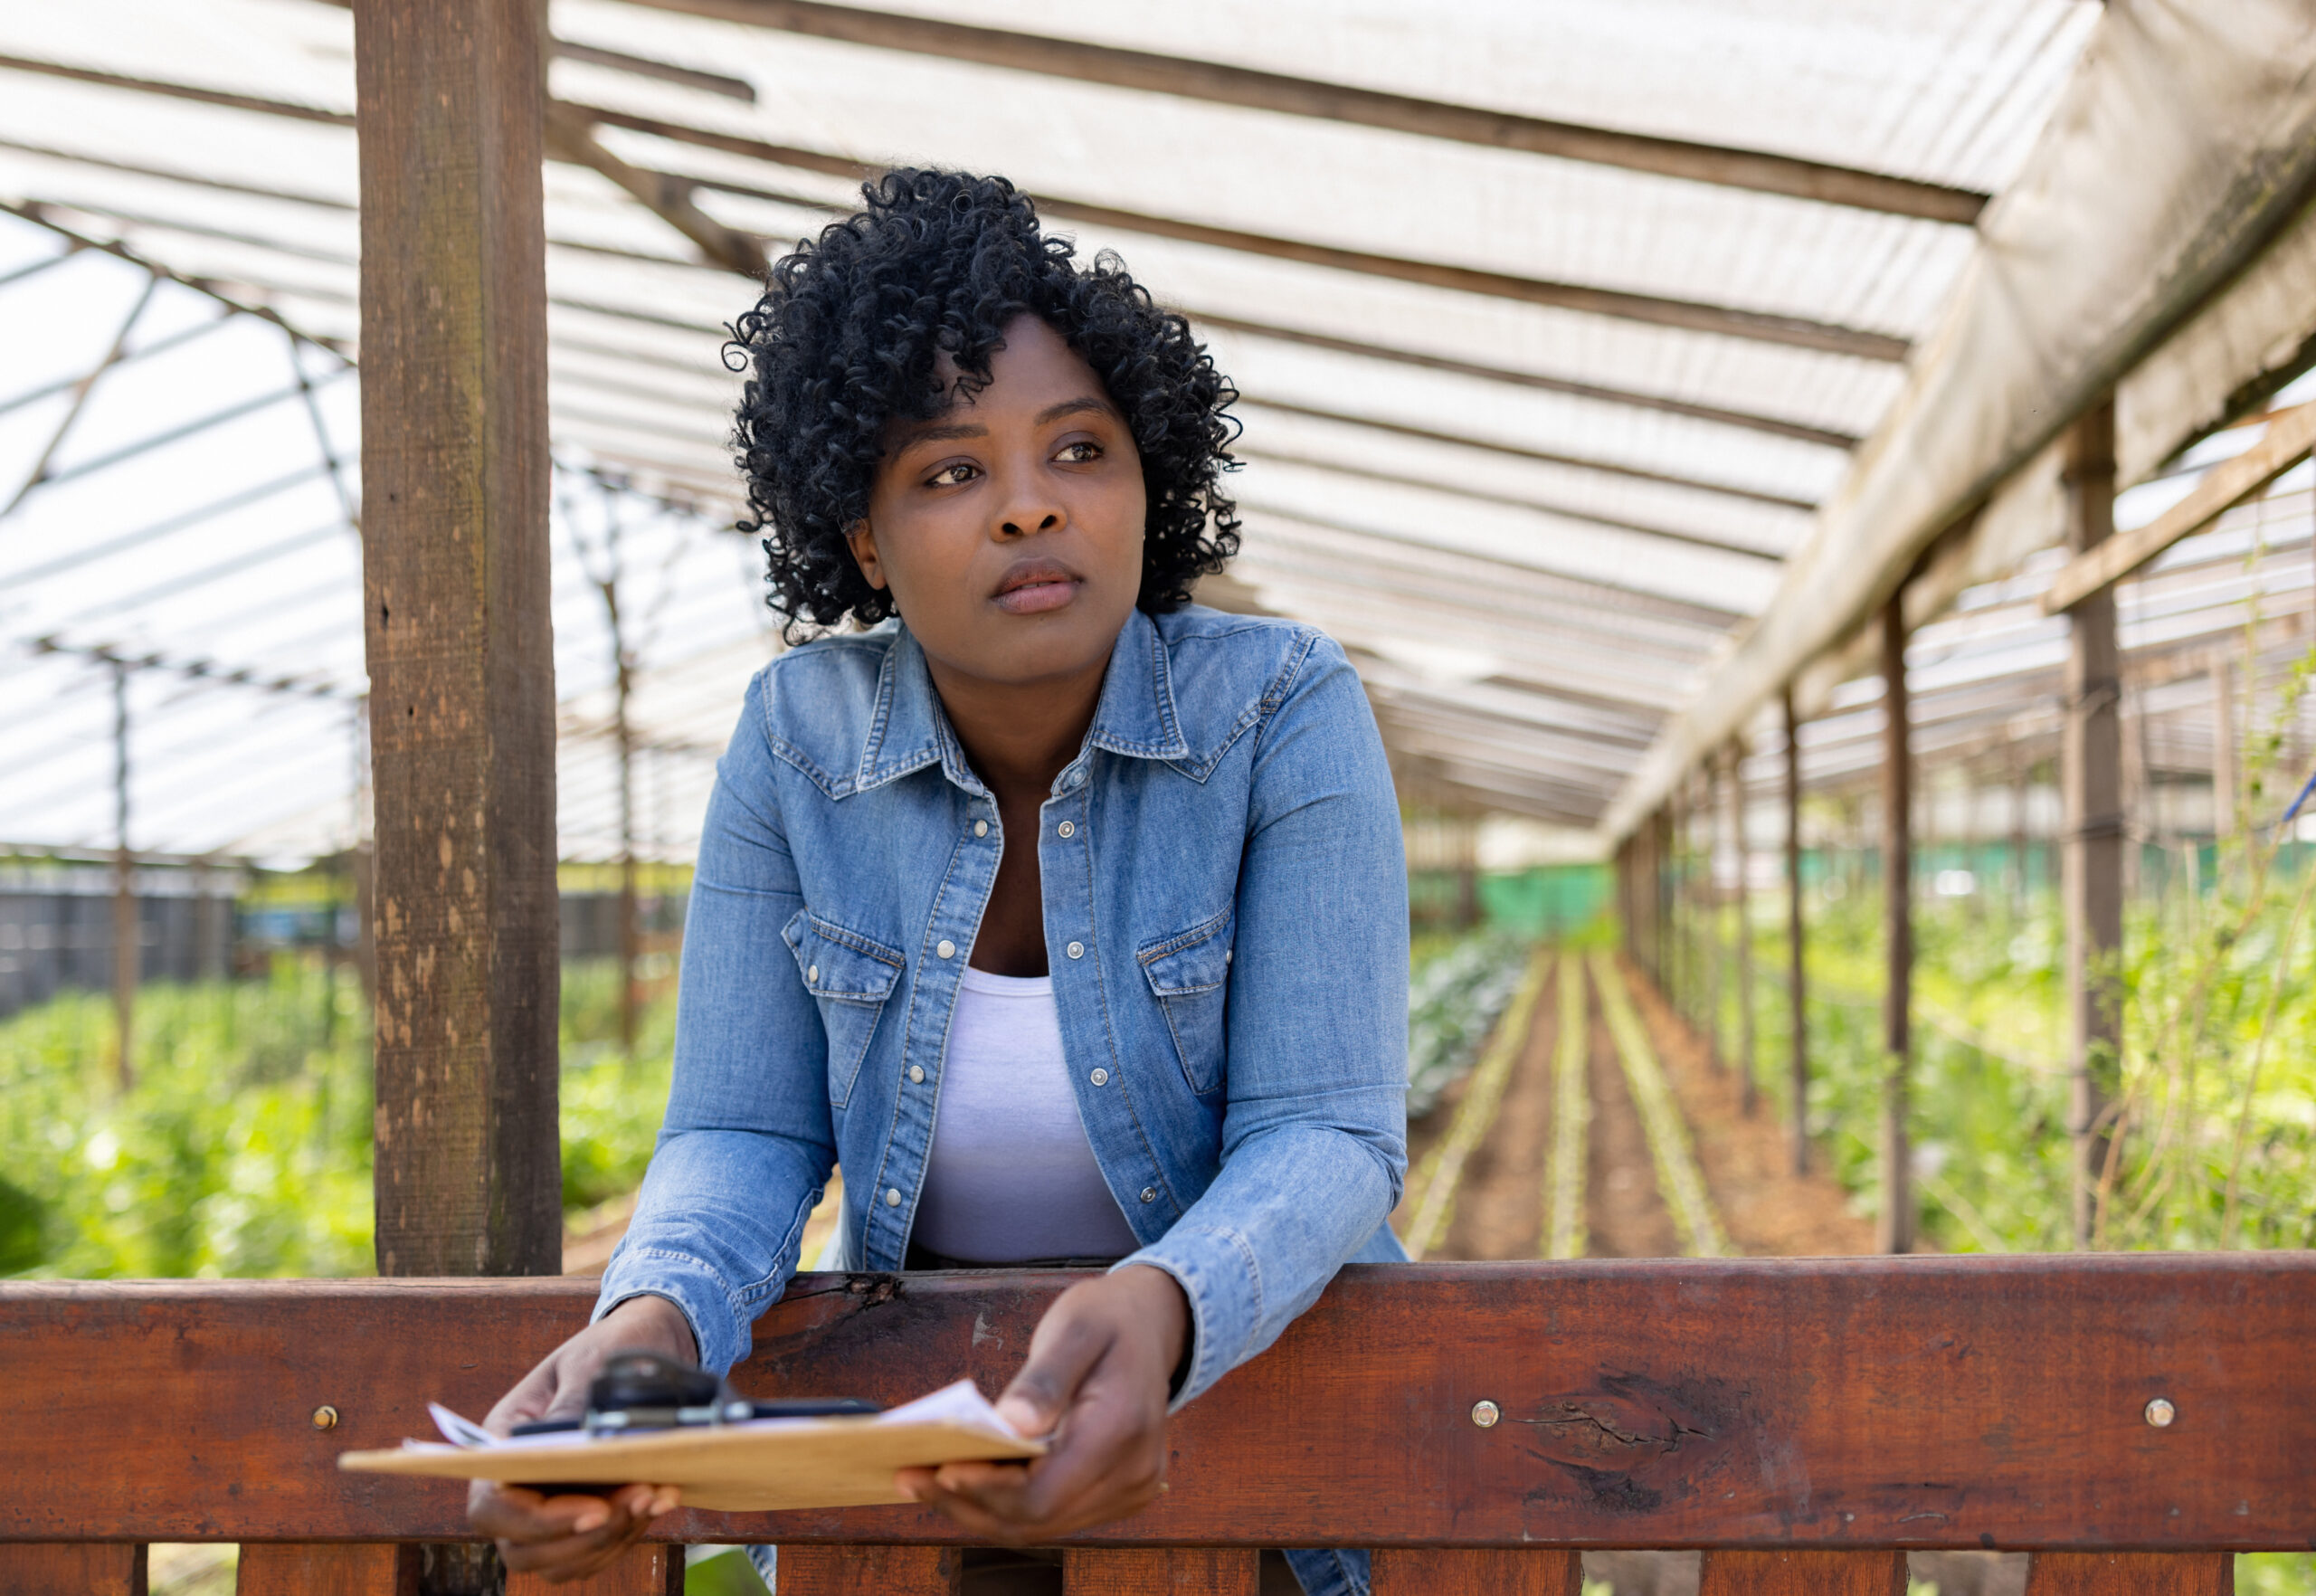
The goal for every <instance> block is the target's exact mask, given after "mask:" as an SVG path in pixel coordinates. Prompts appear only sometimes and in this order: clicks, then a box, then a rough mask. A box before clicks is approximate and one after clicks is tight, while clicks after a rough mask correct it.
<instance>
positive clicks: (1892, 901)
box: [1876, 586, 1914, 1252]
mask: <svg viewBox="0 0 2316 1596" xmlns="http://www.w3.org/2000/svg"><path fill="white" fill-rule="evenodd" d="M1882 713H1883V717H1884V723H1885V724H1884V729H1883V749H1882V926H1883V938H1884V957H1885V959H1886V961H1887V971H1886V974H1885V977H1884V989H1883V997H1882V1050H1883V1070H1884V1073H1883V1078H1882V1217H1881V1223H1880V1227H1879V1230H1878V1233H1877V1236H1876V1241H1877V1244H1878V1245H1879V1246H1880V1248H1881V1249H1882V1250H1883V1251H1884V1252H1911V1251H1913V1245H1914V1207H1913V1201H1914V1200H1913V1151H1912V1147H1911V1145H1910V1143H1909V1140H1908V1136H1907V1123H1906V1122H1907V1116H1908V1107H1909V1104H1910V1100H1911V1097H1912V1089H1911V1085H1912V1083H1911V1082H1910V1080H1909V1079H1908V1077H1909V1075H1910V1074H1911V1073H1912V1069H1913V1033H1912V1030H1911V1022H1912V1019H1913V967H1914V936H1913V868H1912V866H1913V736H1912V727H1911V726H1910V724H1909V722H1908V719H1907V697H1906V614H1905V589H1904V588H1903V586H1902V587H1900V588H1899V589H1898V590H1897V591H1896V592H1894V593H1893V594H1891V595H1890V601H1889V603H1886V604H1884V606H1883V608H1882Z"/></svg>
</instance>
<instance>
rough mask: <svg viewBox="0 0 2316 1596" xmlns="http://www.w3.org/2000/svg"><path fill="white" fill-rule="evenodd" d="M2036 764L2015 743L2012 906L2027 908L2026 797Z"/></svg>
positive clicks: (2019, 910)
mask: <svg viewBox="0 0 2316 1596" xmlns="http://www.w3.org/2000/svg"><path fill="white" fill-rule="evenodd" d="M2034 771H2035V766H2034V765H2033V763H2032V762H2031V761H2029V760H2027V759H2026V758H2025V757H2023V756H2022V755H2020V754H2019V753H2018V751H2017V749H2016V748H2015V747H2014V748H2013V749H2012V750H2011V754H2010V907H2011V912H2012V913H2013V914H2017V915H2023V914H2025V913H2026V801H2027V795H2028V794H2029V793H2032V792H2033V791H2034V787H2033V784H2032V778H2033V775H2034Z"/></svg>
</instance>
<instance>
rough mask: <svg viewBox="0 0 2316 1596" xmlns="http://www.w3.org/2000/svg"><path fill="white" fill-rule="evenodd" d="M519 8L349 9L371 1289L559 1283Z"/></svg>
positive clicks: (542, 636)
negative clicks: (371, 1049) (379, 1280)
mask: <svg viewBox="0 0 2316 1596" xmlns="http://www.w3.org/2000/svg"><path fill="white" fill-rule="evenodd" d="M540 52H541V29H540V23H539V11H538V7H537V5H536V4H535V3H534V0H359V3H358V4H357V5H356V6H355V79H356V91H357V99H358V103H359V106H360V117H361V123H360V133H361V139H360V145H361V176H362V260H363V272H362V328H363V339H362V359H363V371H362V378H363V405H362V445H363V447H362V468H363V475H364V479H365V482H364V486H365V509H366V515H365V526H364V546H365V547H364V553H365V557H364V561H363V601H364V609H365V619H364V632H365V646H366V653H367V659H368V664H369V674H370V684H371V697H370V713H371V750H372V757H373V762H374V771H375V802H376V813H377V866H376V868H377V888H376V899H377V920H376V932H377V956H378V967H379V981H378V1008H377V1034H376V1047H375V1059H376V1071H377V1162H376V1176H375V1178H376V1185H377V1250H378V1269H379V1272H380V1273H381V1274H384V1275H488V1274H553V1273H556V1272H558V1271H559V1270H560V1269H561V1268H562V1230H563V1226H562V1205H561V1177H560V1173H559V1170H560V1154H559V1150H558V1145H557V1139H556V1112H555V1106H556V1089H555V1088H556V1055H555V1050H556V1018H555V1014H556V998H555V994H556V990H557V970H556V926H555V656H554V651H553V637H552V632H551V630H550V623H549V612H548V584H547V569H548V546H547V503H548V493H549V488H548V476H549V458H548V451H547V407H546V280H545V271H544V261H545V253H544V252H545V229H544V226H543V223H542V197H541V188H540V178H539V163H540V159H541V135H540V115H539V106H540V102H541V83H542V78H541V62H540Z"/></svg>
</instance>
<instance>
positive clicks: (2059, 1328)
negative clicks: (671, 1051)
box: [0, 1251, 2316, 1552]
mask: <svg viewBox="0 0 2316 1596" xmlns="http://www.w3.org/2000/svg"><path fill="white" fill-rule="evenodd" d="M1075 1278H1077V1277H1075V1276H1070V1275H1066V1274H1058V1273H1055V1274H1049V1273H1041V1272H1036V1271H1030V1270H1023V1271H1020V1272H1019V1273H1018V1274H1016V1273H1010V1272H1009V1273H1004V1274H992V1275H983V1276H974V1275H965V1274H959V1275H946V1276H943V1275H915V1276H893V1275H851V1276H843V1275H806V1276H802V1277H800V1278H798V1279H797V1280H796V1282H795V1283H794V1285H793V1287H792V1288H791V1290H790V1292H789V1295H788V1297H786V1299H785V1300H783V1301H782V1302H781V1303H779V1304H778V1305H776V1306H774V1307H773V1308H772V1309H771V1310H770V1311H769V1312H767V1313H766V1314H765V1315H764V1317H763V1318H762V1319H761V1320H759V1321H758V1323H757V1325H756V1327H755V1348H756V1350H755V1356H754V1357H753V1358H752V1359H751V1360H750V1361H749V1363H746V1364H745V1365H744V1366H743V1367H741V1368H740V1369H738V1370H736V1371H735V1372H734V1382H735V1383H736V1385H737V1386H738V1387H739V1389H741V1390H742V1391H744V1392H748V1393H749V1394H751V1395H755V1396H765V1397H771V1396H778V1395H781V1394H783V1393H791V1394H802V1393H806V1392H821V1393H826V1392H840V1393H842V1394H845V1395H848V1396H859V1397H863V1398H866V1399H868V1400H869V1401H880V1402H887V1403H890V1402H895V1401H907V1400H908V1399H910V1398H912V1397H915V1396H917V1395H919V1394H921V1393H922V1392H924V1390H925V1387H926V1386H927V1385H928V1384H930V1383H933V1382H936V1381H939V1380H942V1379H945V1378H952V1377H958V1376H965V1377H970V1378H973V1379H974V1380H975V1381H977V1382H979V1383H980V1385H981V1388H982V1390H984V1391H999V1390H1002V1389H1003V1388H1004V1385H1005V1383H1006V1382H1007V1381H1008V1380H1010V1379H1011V1378H1012V1376H1013V1374H1014V1373H1016V1372H1017V1371H1018V1369H1019V1368H1020V1361H1021V1358H1022V1356H1023V1355H1024V1353H1025V1351H1026V1349H1027V1348H1028V1346H1029V1344H1030V1335H1031V1334H1032V1332H1033V1331H1034V1330H1035V1328H1036V1325H1037V1323H1038V1319H1039V1316H1041V1315H1042V1314H1043V1313H1044V1311H1045V1309H1046V1307H1047V1306H1048V1305H1049V1303H1051V1302H1052V1300H1053V1299H1054V1297H1056V1296H1057V1295H1058V1294H1059V1292H1060V1291H1061V1290H1063V1289H1064V1288H1065V1287H1067V1286H1068V1285H1069V1284H1071V1283H1072V1281H1073V1280H1074V1279H1075ZM594 1287H595V1282H593V1281H592V1280H557V1279H541V1280H498V1281H479V1280H464V1281H444V1280H426V1281H418V1280H393V1279H383V1280H339V1281H261V1280H247V1281H240V1280H236V1281H206V1282H204V1281H194V1280H185V1281H138V1282H134V1283H130V1282H117V1281H71V1282H68V1281H10V1282H5V1283H0V1346H5V1348H6V1356H7V1358H8V1360H9V1361H10V1362H11V1363H12V1365H14V1366H21V1367H25V1368H37V1369H40V1370H41V1371H42V1372H43V1383H42V1401H40V1402H39V1403H37V1404H34V1405H32V1406H30V1407H28V1408H27V1409H26V1410H25V1411H24V1412H23V1413H21V1414H19V1415H17V1416H16V1418H17V1420H18V1421H17V1422H16V1423H15V1424H14V1426H13V1427H12V1429H11V1430H10V1432H9V1435H8V1439H7V1443H6V1446H5V1454H6V1460H7V1472H8V1476H9V1488H8V1490H7V1491H6V1492H5V1493H0V1541H66V1540H81V1539H92V1538H93V1539H104V1540H118V1541H122V1542H134V1541H183V1540H217V1541H273V1540H294V1541H324V1540H346V1541H356V1540H360V1541H368V1540H378V1539H395V1540H412V1541H423V1540H441V1541H449V1540H456V1539H460V1538H461V1537H463V1536H465V1535H466V1534H469V1533H470V1532H469V1530H468V1528H467V1525H466V1515H465V1511H464V1507H465V1496H464V1493H463V1492H462V1491H460V1489H459V1488H458V1487H457V1486H456V1485H455V1484H454V1483H451V1482H447V1481H433V1480H422V1479H394V1478H388V1477H381V1476H368V1475H354V1474H346V1473H341V1472H340V1471H339V1470H338V1469H337V1468H336V1462H337V1454H338V1453H339V1452H341V1451H343V1450H346V1449H351V1448H356V1447H364V1448H367V1447H391V1446H394V1445H395V1444H396V1443H398V1442H399V1441H400V1440H401V1439H403V1437H405V1436H415V1435H424V1434H426V1433H428V1430H429V1428H430V1426H429V1423H428V1420H427V1417H426V1412H425V1407H424V1403H425V1401H426V1400H427V1399H428V1398H432V1399H434V1400H436V1401H441V1402H443V1403H444V1404H446V1405H447V1406H449V1407H451V1409H453V1410H455V1411H462V1412H470V1413H476V1412H483V1411H488V1410H489V1406H490V1404H491V1403H492V1402H493V1401H496V1400H497V1399H498V1396H499V1394H500V1393H501V1392H504V1391H505V1390H506V1389H507V1387H508V1385H509V1384H511V1383H513V1382H514V1381H515V1380H516V1379H517V1377H518V1376H519V1375H520V1374H521V1373H522V1372H523V1371H524V1370H525V1369H527V1367H529V1366H530V1365H531V1364H532V1363H535V1362H536V1360H537V1359H538V1358H540V1357H541V1356H543V1355H544V1354H546V1352H548V1351H549V1350H550V1349H552V1348H553V1347H554V1346H555V1344H557V1343H558V1342H560V1341H561V1340H562V1339H563V1338H564V1337H565V1336H566V1335H569V1334H570V1332H571V1331H572V1330H573V1329H574V1327H576V1326H577V1325H582V1324H584V1322H585V1320H586V1315H587V1311H588V1309H589V1307H590V1306H592V1305H593V1297H594ZM2312 1322H2316V1255H2311V1254H2310V1253H2306V1252H2281V1251H2279V1252H2262V1253H2254V1252H2245V1253H2230V1254H2222V1255H2213V1256H2197V1255H2193V1254H2184V1253H2171V1254H2152V1253H2150V1254H2133V1255H2122V1254H2070V1255H2064V1256H2054V1257H2039V1258H1993V1259H1963V1258H1915V1259H1875V1258H1861V1259H1571V1260H1569V1261H1567V1262H1561V1263H1551V1264H1437V1265H1435V1264H1399V1265H1364V1266H1362V1265H1353V1266H1352V1267H1351V1268H1346V1269H1345V1270H1344V1271H1343V1274H1342V1275H1341V1276H1340V1277H1339V1278H1337V1279H1336V1281H1335V1282H1334V1285H1332V1286H1331V1287H1328V1289H1327V1291H1326V1293H1325V1295H1324V1296H1323V1297H1321V1298H1320V1299H1319V1301H1318V1302H1317V1304H1315V1306H1313V1307H1312V1308H1311V1310H1310V1311H1309V1312H1308V1313H1306V1314H1305V1315H1304V1316H1302V1317H1301V1318H1299V1319H1297V1320H1296V1322H1295V1323H1294V1324H1293V1325H1290V1326H1288V1328H1287V1330H1286V1333H1285V1334H1284V1335H1281V1336H1280V1337H1279V1340H1278V1343H1277V1345H1276V1346H1274V1347H1273V1348H1271V1350H1269V1351H1268V1352H1267V1353H1265V1354H1263V1355H1262V1356H1261V1357H1259V1358H1258V1359H1256V1360H1254V1361H1253V1362H1252V1363H1248V1365H1247V1366H1246V1367H1245V1368H1243V1369H1239V1370H1236V1371H1234V1372H1232V1373H1230V1374H1229V1376H1228V1377H1227V1378H1226V1379H1225V1380H1224V1381H1223V1382H1222V1388H1220V1389H1218V1390H1217V1391H1215V1392H1213V1393H1211V1395H1210V1396H1209V1397H1207V1398H1206V1399H1204V1400H1202V1401H1198V1402H1196V1403H1193V1404H1192V1405H1191V1407H1189V1408H1188V1409H1186V1410H1184V1411H1182V1412H1181V1413H1180V1414H1177V1415H1176V1416H1175V1417H1174V1419H1173V1420H1172V1422H1171V1423H1170V1424H1169V1425H1168V1428H1167V1438H1166V1439H1167V1447H1168V1450H1169V1453H1170V1455H1171V1456H1170V1463H1169V1467H1168V1478H1169V1481H1170V1483H1171V1484H1172V1487H1173V1488H1172V1490H1171V1491H1170V1492H1169V1493H1168V1494H1167V1495H1166V1496H1163V1497H1162V1498H1160V1500H1159V1501H1158V1502H1156V1503H1154V1504H1153V1505H1152V1506H1150V1507H1148V1508H1146V1509H1144V1511H1143V1512H1142V1513H1140V1514H1137V1515H1134V1517H1133V1518H1132V1519H1130V1520H1128V1521H1126V1522H1125V1523H1122V1524H1118V1525H1105V1526H1103V1527H1102V1528H1100V1529H1098V1530H1095V1531H1092V1532H1089V1533H1088V1534H1087V1535H1085V1536H1084V1537H1082V1538H1081V1539H1079V1540H1077V1544H1104V1545H1144V1546H1147V1545H1153V1544H1155V1545H1170V1546H1228V1545H1239V1546H1262V1545H1266V1544H1277V1543H1278V1541H1279V1540H1281V1539H1286V1538H1290V1537H1291V1538H1293V1539H1295V1540H1296V1541H1299V1543H1300V1544H1304V1545H1320V1546H1324V1545H1344V1546H1376V1545H1378V1544H1381V1545H1385V1546H1389V1545H1393V1544H1397V1545H1401V1546H1437V1545H1442V1544H1463V1545H1494V1546H1503V1547H1513V1548H1517V1547H1522V1546H1526V1545H1534V1544H1544V1545H1551V1546H1569V1545H1579V1546H1618V1545H1624V1546H1631V1545H1642V1546H1647V1545H1652V1544H1654V1545H1657V1546H1694V1547H1700V1548H1702V1547H1707V1546H1720V1547H1727V1548H1732V1549H1739V1548H1742V1549H1747V1550H1754V1549H1762V1550H1790V1549H1795V1548H1836V1549H1840V1548H1848V1547H1856V1546H1860V1545H1866V1546H1872V1545H1881V1546H1891V1545H1899V1544H1903V1545H1907V1546H1911V1547H1914V1548H1917V1549H1921V1550H1925V1551H1926V1550H1933V1549H1937V1548H1975V1547H1979V1546H1982V1545H1998V1546H2008V1547H2012V1548H2015V1549H2017V1550H2019V1551H2033V1550H2037V1549H2041V1548H2055V1549H2064V1550H2068V1551H2072V1550H2074V1549H2076V1548H2080V1547H2083V1546H2086V1545H2092V1546H2101V1547H2102V1548H2104V1549H2108V1550H2116V1551H2131V1552H2161V1551H2172V1550H2193V1551H2212V1552H2217V1551H2239V1552H2255V1551H2283V1550H2290V1549H2292V1548H2295V1547H2300V1546H2305V1544H2307V1536H2308V1525H2311V1524H2316V1475H2311V1472H2310V1471H2309V1469H2308V1468H2307V1461H2306V1458H2305V1457H2304V1456H2303V1449H2302V1447H2301V1445H2300V1442H2299V1439H2298V1437H2297V1435H2296V1433H2295V1432H2294V1431H2293V1430H2291V1428H2290V1427H2289V1426H2283V1425H2278V1424H2276V1423H2275V1422H2273V1417H2274V1415H2275V1414H2277V1413H2281V1412H2294V1411H2309V1410H2310V1409H2311V1408H2316V1360H2311V1359H2310V1358H2309V1357H2308V1356H2307V1355H2306V1344H2307V1327H2308V1325H2310V1324H2311V1323H2312ZM1442 1325H1453V1326H1454V1331H1455V1333H1454V1334H1453V1335H1443V1334H1442V1333H1441V1330H1440V1326H1442ZM1634 1325H1647V1326H1649V1327H1650V1332H1651V1333H1650V1334H1648V1335H1635V1334H1634V1333H1633V1329H1632V1327H1633V1326H1634ZM2157 1398H2161V1399H2162V1401H2164V1403H2165V1404H2166V1406H2167V1411H2169V1413H2170V1414H2171V1415H2172V1416H2173V1422H2171V1423H2170V1424H2169V1425H2164V1426H2160V1427H2159V1426H2156V1425H2153V1424H2150V1422H2149V1421H2148V1419H2147V1411H2148V1409H2149V1405H2150V1402H2152V1401H2154V1400H2155V1399H2157ZM1483 1402H1485V1403H1486V1404H1488V1406H1487V1408H1486V1410H1485V1411H1486V1413H1487V1414H1488V1416H1489V1417H1492V1418H1495V1419H1496V1420H1497V1422H1495V1423H1494V1424H1493V1425H1489V1424H1485V1422H1483V1421H1482V1420H1479V1419H1478V1418H1477V1417H1476V1414H1477V1413H1478V1412H1479V1411H1481V1409H1480V1404H1481V1403H1483ZM323 1403H327V1404H330V1405H333V1406H335V1407H337V1409H338V1411H339V1412H340V1413H341V1414H342V1415H343V1417H342V1419H341V1421H340V1423H339V1424H338V1426H337V1428H336V1429H333V1430H328V1431H321V1430H315V1429H314V1428H313V1426H312V1425H311V1424H310V1423H309V1422H308V1417H309V1415H311V1413H312V1412H313V1411H314V1409H315V1407H316V1406H317V1405H319V1404H323ZM2027 1414H2038V1415H2064V1419H2065V1422H2064V1424H2055V1423H2046V1424H2034V1425H2029V1424H2026V1423H2024V1422H2023V1421H2022V1419H2021V1416H2022V1415H2027ZM1892 1458H1903V1459H1904V1466H1903V1470H1899V1469H1896V1468H1894V1465H1893V1464H1892V1462H1891V1459H1892ZM252 1480H261V1481H263V1482H264V1488H263V1489H262V1490H256V1489H252V1488H250V1487H249V1486H248V1483H247V1482H250V1481H252ZM1411 1480H1412V1481H1420V1482H1422V1484H1423V1487H1424V1488H1422V1489H1420V1490H1417V1489H1411V1488H1410V1484H1409V1482H1410V1481H1411ZM661 1531H662V1533H664V1534H667V1536H668V1537H669V1539H671V1540H690V1541H735V1542H766V1543H770V1544H775V1545H780V1546H793V1545H799V1544H839V1543H846V1542H867V1543H876V1544H898V1543H909V1544H940V1543H943V1542H946V1541H950V1540H953V1539H954V1537H955V1534H956V1530H955V1526H954V1525H951V1524H950V1523H949V1522H948V1521H946V1520H945V1519H943V1518H942V1517H940V1516H939V1515H937V1514H935V1513H933V1512H931V1511H929V1510H928V1509H925V1508H923V1507H919V1506H915V1505H914V1504H898V1503H897V1504H893V1505H891V1506H869V1507H855V1508H843V1509H829V1510H818V1509H815V1510H810V1511H800V1512H793V1513H766V1514H747V1513H732V1514H721V1513H693V1512H689V1511H681V1510H679V1512H678V1513H677V1514H676V1515H672V1516H671V1518H670V1519H669V1521H667V1522H666V1523H665V1524H664V1525H662V1526H661Z"/></svg>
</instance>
